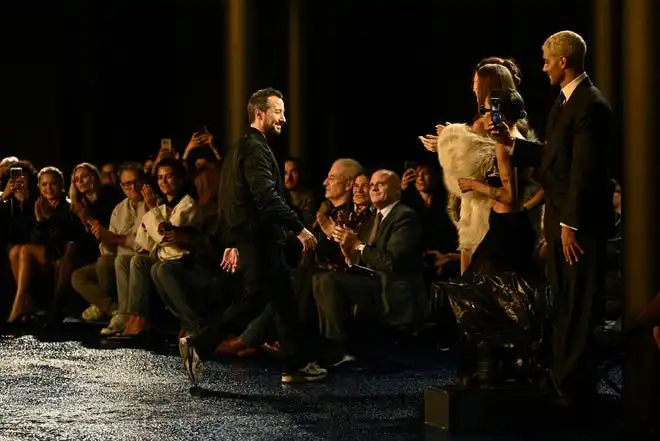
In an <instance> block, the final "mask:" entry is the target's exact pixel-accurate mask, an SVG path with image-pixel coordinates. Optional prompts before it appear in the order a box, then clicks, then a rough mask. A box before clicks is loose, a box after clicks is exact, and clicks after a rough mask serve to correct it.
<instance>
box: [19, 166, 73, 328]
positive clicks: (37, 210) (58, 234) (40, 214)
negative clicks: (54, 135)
mask: <svg viewBox="0 0 660 441" xmlns="http://www.w3.org/2000/svg"><path fill="white" fill-rule="evenodd" d="M37 180H38V183H39V197H38V198H37V199H36V201H34V204H33V205H32V210H33V213H34V219H35V223H34V224H33V227H32V231H31V234H30V239H29V240H28V242H27V243H26V244H17V245H14V246H13V247H12V248H11V251H10V253H9V256H10V262H11V266H12V272H13V273H14V278H15V280H16V296H15V297H14V303H13V306H12V310H11V313H10V315H9V318H8V319H7V322H8V323H17V322H19V321H25V320H26V319H27V318H28V316H29V313H30V302H29V296H30V285H31V281H32V278H33V277H34V275H35V271H43V269H44V268H45V267H46V266H47V265H52V264H53V263H54V262H55V261H56V260H58V259H59V258H60V257H61V256H62V255H63V254H64V248H65V245H66V243H67V242H68V241H69V240H70V239H71V225H72V224H73V222H75V221H74V219H73V218H72V215H71V211H70V206H69V203H68V202H67V201H66V198H65V197H64V192H63V188H64V176H63V174H62V172H61V171H60V170H58V169H57V168H55V167H46V168H43V169H42V170H41V171H40V172H39V174H38V176H37Z"/></svg>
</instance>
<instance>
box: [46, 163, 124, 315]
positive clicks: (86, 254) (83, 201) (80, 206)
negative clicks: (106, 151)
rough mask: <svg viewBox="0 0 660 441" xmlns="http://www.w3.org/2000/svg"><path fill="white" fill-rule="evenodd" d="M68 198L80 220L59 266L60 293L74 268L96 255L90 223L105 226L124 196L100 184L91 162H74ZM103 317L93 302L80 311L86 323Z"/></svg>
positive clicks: (114, 189) (97, 248)
mask: <svg viewBox="0 0 660 441" xmlns="http://www.w3.org/2000/svg"><path fill="white" fill-rule="evenodd" d="M69 199H70V201H71V210H72V211H73V213H74V214H76V216H77V218H78V220H79V222H78V223H77V224H76V228H75V230H74V232H73V234H74V235H75V244H74V245H72V246H70V247H68V248H67V250H66V254H65V257H64V258H63V259H62V262H61V265H60V268H59V274H58V277H57V280H58V292H59V293H61V294H64V292H65V291H66V290H67V289H68V288H69V284H70V281H71V276H72V274H73V271H74V270H75V269H77V268H80V267H82V266H85V265H88V264H91V263H93V262H95V261H96V259H97V258H98V256H99V242H98V240H97V239H96V237H95V236H94V234H92V225H96V224H100V225H101V226H102V227H103V228H106V229H107V228H108V227H109V226H110V216H111V215H112V211H113V210H114V209H115V207H116V206H117V204H118V203H119V202H121V200H122V199H123V197H122V195H121V194H120V193H119V191H118V190H117V189H116V188H115V187H114V186H108V185H104V184H103V182H102V181H101V173H100V172H99V170H98V169H97V168H96V167H95V166H94V165H92V164H89V163H87V162H83V163H80V164H78V165H76V166H75V167H74V168H73V172H72V173H71V186H70V187H69ZM103 316H104V313H103V312H102V311H101V310H100V309H99V308H98V307H97V306H95V305H90V306H89V307H88V308H87V309H86V310H85V311H84V312H83V313H82V319H83V320H84V321H87V322H93V321H97V320H99V319H101V318H102V317H103Z"/></svg>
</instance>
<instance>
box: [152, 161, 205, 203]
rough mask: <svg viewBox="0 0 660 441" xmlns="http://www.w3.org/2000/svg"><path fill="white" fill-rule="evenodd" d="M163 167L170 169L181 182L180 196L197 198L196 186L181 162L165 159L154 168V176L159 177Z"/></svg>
mask: <svg viewBox="0 0 660 441" xmlns="http://www.w3.org/2000/svg"><path fill="white" fill-rule="evenodd" d="M161 167H170V168H171V169H172V172H174V176H176V178H177V179H180V180H181V186H180V187H179V193H180V194H189V195H190V196H191V197H193V198H197V192H196V191H195V186H194V185H193V184H192V182H191V181H190V179H189V176H188V171H187V170H186V167H185V166H184V165H183V163H182V162H181V161H179V160H178V159H174V158H163V159H161V160H160V161H158V163H157V164H156V165H155V166H154V176H157V175H158V170H159V169H160V168H161Z"/></svg>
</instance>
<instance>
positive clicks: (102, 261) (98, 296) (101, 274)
mask: <svg viewBox="0 0 660 441" xmlns="http://www.w3.org/2000/svg"><path fill="white" fill-rule="evenodd" d="M115 257H116V256H115V255H114V254H113V255H107V256H101V257H99V258H98V260H97V261H96V263H92V264H89V265H86V266H83V267H82V268H80V269H78V270H76V271H74V272H73V274H72V275H71V285H72V286H73V289H75V290H76V292H77V293H78V294H80V295H81V296H82V297H83V298H84V299H85V300H86V301H87V302H89V304H90V305H95V306H97V307H98V308H99V309H100V310H101V311H103V312H104V313H105V314H107V315H111V314H112V313H113V312H114V311H115V310H117V307H118V306H117V302H116V301H115V297H116V283H115Z"/></svg>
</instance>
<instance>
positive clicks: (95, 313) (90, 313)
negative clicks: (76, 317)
mask: <svg viewBox="0 0 660 441" xmlns="http://www.w3.org/2000/svg"><path fill="white" fill-rule="evenodd" d="M104 315H105V314H104V313H103V311H101V310H100V309H99V307H98V306H96V305H89V307H88V308H87V309H85V310H84V311H83V313H82V315H81V318H82V319H83V321H85V322H87V323H94V322H98V321H99V320H101V319H102V318H103V316H104Z"/></svg>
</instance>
